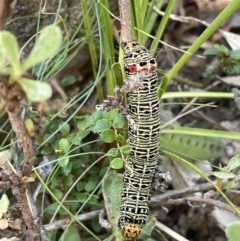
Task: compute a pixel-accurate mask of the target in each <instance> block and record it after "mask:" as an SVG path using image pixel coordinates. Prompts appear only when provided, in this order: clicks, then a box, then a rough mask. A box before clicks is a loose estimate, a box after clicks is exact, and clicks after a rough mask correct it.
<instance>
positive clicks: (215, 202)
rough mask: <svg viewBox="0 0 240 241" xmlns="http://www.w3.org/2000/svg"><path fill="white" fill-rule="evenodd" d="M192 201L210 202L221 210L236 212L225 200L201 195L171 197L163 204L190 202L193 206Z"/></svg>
mask: <svg viewBox="0 0 240 241" xmlns="http://www.w3.org/2000/svg"><path fill="white" fill-rule="evenodd" d="M191 202H195V204H196V203H200V204H199V205H201V204H209V205H212V206H214V207H218V208H220V209H221V210H226V211H228V212H230V213H235V212H234V210H233V209H232V207H231V206H230V205H228V204H226V203H224V202H221V201H218V200H214V199H211V198H201V197H187V198H179V199H174V200H173V199H169V200H167V201H166V202H163V203H162V205H182V204H189V205H191V206H193V205H192V204H190V203H191Z"/></svg>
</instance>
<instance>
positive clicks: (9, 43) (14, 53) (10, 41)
mask: <svg viewBox="0 0 240 241" xmlns="http://www.w3.org/2000/svg"><path fill="white" fill-rule="evenodd" d="M0 48H1V51H2V53H3V57H6V58H7V59H8V61H9V62H10V64H11V65H12V67H13V69H14V75H15V76H20V75H21V67H20V62H19V59H18V52H19V49H18V43H17V40H16V38H15V37H14V35H13V34H11V33H10V32H7V31H2V32H1V33H0ZM1 65H3V63H1Z"/></svg>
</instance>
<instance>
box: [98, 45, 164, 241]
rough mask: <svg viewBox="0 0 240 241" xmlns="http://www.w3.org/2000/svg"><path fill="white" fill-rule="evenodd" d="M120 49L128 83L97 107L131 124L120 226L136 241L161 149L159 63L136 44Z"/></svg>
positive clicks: (127, 236)
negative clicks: (118, 114)
mask: <svg viewBox="0 0 240 241" xmlns="http://www.w3.org/2000/svg"><path fill="white" fill-rule="evenodd" d="M121 47H122V49H123V51H124V71H125V73H126V81H125V83H124V85H123V86H122V87H121V88H120V87H116V88H115V93H116V96H115V97H109V98H108V100H106V101H104V104H103V105H99V106H97V107H96V108H97V109H98V110H110V109H113V108H119V109H120V111H121V112H122V113H123V114H124V115H125V116H126V118H127V120H128V123H129V125H128V144H129V145H130V146H131V148H132V149H131V152H130V153H129V155H128V156H127V161H126V163H125V170H124V173H123V188H122V192H121V205H120V218H119V221H118V225H119V228H120V230H121V232H122V235H123V237H124V239H125V240H130V241H137V240H139V239H138V237H139V234H140V232H141V230H142V228H143V226H144V225H145V224H146V222H147V219H148V215H149V206H148V203H149V200H150V197H151V191H152V187H153V184H154V177H155V175H156V169H157V166H158V160H157V157H158V155H159V149H160V146H159V135H160V108H159V101H158V97H157V87H158V78H157V73H156V68H157V64H156V61H155V59H154V58H153V57H152V56H151V54H150V53H149V51H148V50H147V49H146V48H145V47H144V46H142V45H140V44H139V43H137V42H136V41H132V42H128V43H126V42H123V43H122V44H121ZM124 92H127V93H128V96H127V108H124V107H123V105H122V101H123V93H124ZM161 177H163V176H161ZM162 179H164V178H162ZM163 185H164V184H163Z"/></svg>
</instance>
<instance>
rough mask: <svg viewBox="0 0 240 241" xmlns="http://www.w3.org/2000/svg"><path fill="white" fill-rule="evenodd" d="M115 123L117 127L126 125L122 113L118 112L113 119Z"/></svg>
mask: <svg viewBox="0 0 240 241" xmlns="http://www.w3.org/2000/svg"><path fill="white" fill-rule="evenodd" d="M113 125H114V126H115V128H117V129H121V128H123V127H124V125H125V117H124V116H123V115H122V114H120V113H118V114H117V115H116V116H115V118H114V120H113Z"/></svg>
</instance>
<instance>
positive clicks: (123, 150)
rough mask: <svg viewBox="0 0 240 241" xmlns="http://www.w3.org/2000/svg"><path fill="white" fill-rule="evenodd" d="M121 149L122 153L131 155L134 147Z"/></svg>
mask: <svg viewBox="0 0 240 241" xmlns="http://www.w3.org/2000/svg"><path fill="white" fill-rule="evenodd" d="M120 149H121V152H122V153H124V154H129V153H130V152H131V150H132V147H131V146H129V145H125V146H122V147H121V148H120Z"/></svg>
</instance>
